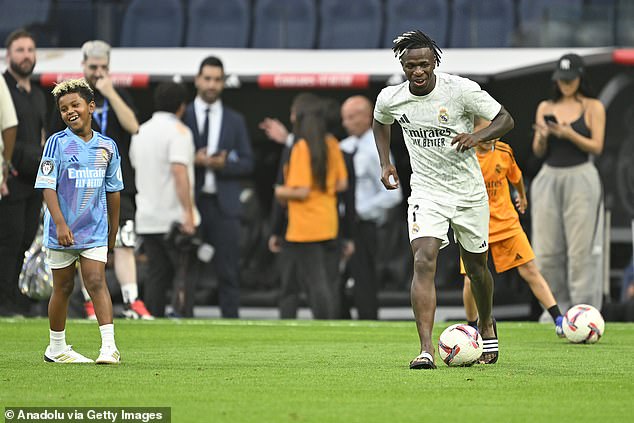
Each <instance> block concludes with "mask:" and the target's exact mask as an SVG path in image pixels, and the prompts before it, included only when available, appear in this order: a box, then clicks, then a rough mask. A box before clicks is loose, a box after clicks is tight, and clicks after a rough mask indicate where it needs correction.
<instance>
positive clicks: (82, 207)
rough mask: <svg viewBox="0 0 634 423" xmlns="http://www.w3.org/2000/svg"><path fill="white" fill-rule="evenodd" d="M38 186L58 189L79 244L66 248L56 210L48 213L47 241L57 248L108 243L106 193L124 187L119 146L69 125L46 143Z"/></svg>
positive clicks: (68, 220) (103, 136) (69, 224)
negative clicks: (61, 241)
mask: <svg viewBox="0 0 634 423" xmlns="http://www.w3.org/2000/svg"><path fill="white" fill-rule="evenodd" d="M35 188H50V189H53V190H55V191H57V198H58V200H59V206H60V209H61V211H62V214H63V215H64V219H65V220H66V224H67V225H68V227H69V228H70V230H71V231H72V233H73V237H74V239H75V243H74V244H73V245H72V246H70V247H63V246H61V245H60V244H59V242H58V240H57V227H56V225H55V222H53V219H52V218H51V214H50V212H49V211H48V209H47V210H46V214H45V215H44V245H45V246H46V247H48V248H53V249H86V248H94V247H104V246H107V245H108V207H107V203H106V192H117V191H121V190H122V189H123V177H122V175H121V156H120V155H119V150H118V149H117V144H116V143H115V142H114V141H113V140H112V139H111V138H108V137H106V136H105V135H102V134H100V133H99V132H97V131H93V137H92V139H90V141H87V142H86V141H84V140H82V139H81V138H79V137H78V136H77V135H75V134H74V133H73V131H71V130H70V129H69V128H66V129H64V130H63V131H60V132H57V133H55V134H53V135H51V137H50V138H49V139H48V140H47V141H46V145H45V146H44V153H43V154H42V160H41V162H40V167H39V169H38V172H37V178H36V180H35Z"/></svg>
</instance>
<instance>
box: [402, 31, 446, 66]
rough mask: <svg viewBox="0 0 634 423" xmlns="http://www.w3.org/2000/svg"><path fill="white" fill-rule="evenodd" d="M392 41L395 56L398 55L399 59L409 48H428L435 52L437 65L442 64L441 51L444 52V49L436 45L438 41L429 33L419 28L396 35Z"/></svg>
mask: <svg viewBox="0 0 634 423" xmlns="http://www.w3.org/2000/svg"><path fill="white" fill-rule="evenodd" d="M392 42H393V43H394V47H392V50H393V51H394V56H396V57H397V58H398V60H401V57H402V56H403V54H405V52H406V51H407V50H409V49H412V48H428V49H430V50H431V51H433V52H434V57H435V58H436V65H439V64H440V53H442V50H441V49H440V48H439V47H438V46H437V45H436V41H434V40H432V39H431V38H429V36H428V35H426V34H425V33H423V32H422V31H419V30H418V29H417V30H415V31H407V32H404V33H403V34H401V35H399V36H398V37H396V38H395V39H394V41H392Z"/></svg>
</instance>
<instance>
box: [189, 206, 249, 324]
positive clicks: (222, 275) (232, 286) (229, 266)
mask: <svg viewBox="0 0 634 423" xmlns="http://www.w3.org/2000/svg"><path fill="white" fill-rule="evenodd" d="M197 205H198V211H199V212H200V216H201V219H202V221H201V225H200V226H201V233H202V236H203V239H204V240H205V241H206V242H208V243H209V244H211V245H212V246H213V247H214V249H215V253H214V258H213V260H212V264H213V266H214V268H215V270H216V274H217V275H218V302H219V305H220V312H221V314H222V317H227V318H237V317H239V308H240V283H239V270H238V266H239V260H240V218H239V217H238V216H228V215H227V214H225V213H224V212H223V211H222V209H221V208H220V204H219V203H218V197H217V196H215V195H205V194H201V195H200V197H199V198H198V203H197Z"/></svg>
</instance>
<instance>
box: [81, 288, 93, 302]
mask: <svg viewBox="0 0 634 423" xmlns="http://www.w3.org/2000/svg"><path fill="white" fill-rule="evenodd" d="M81 293H82V294H84V301H86V302H88V301H92V298H90V294H88V290H87V289H86V288H85V287H84V286H83V285H82V286H81Z"/></svg>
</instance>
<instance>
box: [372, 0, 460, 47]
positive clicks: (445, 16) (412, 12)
mask: <svg viewBox="0 0 634 423" xmlns="http://www.w3.org/2000/svg"><path fill="white" fill-rule="evenodd" d="M448 24H449V2H447V0H386V2H385V31H384V37H383V47H386V48H392V45H393V43H392V41H393V40H394V38H396V37H397V36H398V35H401V34H402V33H404V32H405V31H411V30H414V29H420V30H421V31H423V32H424V33H425V34H427V35H429V36H430V37H431V38H432V39H433V40H434V41H436V44H438V46H439V47H440V48H443V47H445V46H446V45H447V29H448V26H449V25H448Z"/></svg>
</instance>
